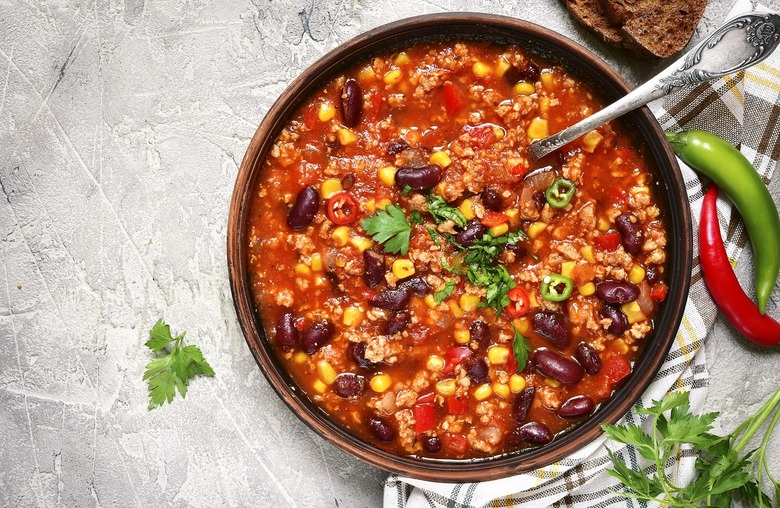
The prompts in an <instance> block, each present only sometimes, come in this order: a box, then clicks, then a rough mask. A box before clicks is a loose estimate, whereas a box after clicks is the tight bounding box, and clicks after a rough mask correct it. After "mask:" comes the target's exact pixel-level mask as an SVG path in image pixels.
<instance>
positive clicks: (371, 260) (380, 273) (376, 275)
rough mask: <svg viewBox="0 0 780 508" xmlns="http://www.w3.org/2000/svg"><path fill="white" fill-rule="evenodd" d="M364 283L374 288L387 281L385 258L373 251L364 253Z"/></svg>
mask: <svg viewBox="0 0 780 508" xmlns="http://www.w3.org/2000/svg"><path fill="white" fill-rule="evenodd" d="M363 263H364V265H365V269H364V271H363V281H365V283H366V286H368V287H370V288H373V287H376V286H378V285H379V283H380V282H382V281H383V280H385V256H384V255H382V254H380V253H378V252H374V251H372V250H364V251H363Z"/></svg>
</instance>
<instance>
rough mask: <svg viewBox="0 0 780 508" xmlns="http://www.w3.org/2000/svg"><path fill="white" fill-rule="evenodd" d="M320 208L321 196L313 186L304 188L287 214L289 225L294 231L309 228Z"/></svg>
mask: <svg viewBox="0 0 780 508" xmlns="http://www.w3.org/2000/svg"><path fill="white" fill-rule="evenodd" d="M319 207H320V195H319V193H318V192H317V189H315V188H314V186H313V185H309V186H308V187H304V188H303V189H301V191H300V192H299V193H298V195H297V196H296V197H295V204H293V206H292V208H290V211H289V212H287V225H288V226H289V227H290V229H292V230H293V231H301V230H303V229H306V228H307V227H309V224H311V221H313V220H314V216H315V215H316V214H317V209H318V208H319Z"/></svg>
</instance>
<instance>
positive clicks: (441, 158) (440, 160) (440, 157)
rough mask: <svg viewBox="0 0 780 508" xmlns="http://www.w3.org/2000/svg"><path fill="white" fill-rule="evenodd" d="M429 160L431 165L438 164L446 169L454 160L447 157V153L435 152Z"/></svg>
mask: <svg viewBox="0 0 780 508" xmlns="http://www.w3.org/2000/svg"><path fill="white" fill-rule="evenodd" d="M428 160H429V161H430V162H431V164H436V165H437V166H439V167H442V168H446V167H447V166H449V165H450V164H452V159H450V156H449V155H447V152H442V151H438V152H433V153H432V154H431V156H430V157H429V158H428Z"/></svg>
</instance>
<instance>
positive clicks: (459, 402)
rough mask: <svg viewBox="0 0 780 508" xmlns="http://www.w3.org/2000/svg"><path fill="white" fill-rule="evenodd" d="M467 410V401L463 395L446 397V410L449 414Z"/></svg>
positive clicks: (458, 413) (457, 413) (463, 412)
mask: <svg viewBox="0 0 780 508" xmlns="http://www.w3.org/2000/svg"><path fill="white" fill-rule="evenodd" d="M468 410H469V401H468V400H467V399H466V398H465V397H450V398H449V399H447V412H448V413H450V414H451V415H462V414H466V412H467V411H468Z"/></svg>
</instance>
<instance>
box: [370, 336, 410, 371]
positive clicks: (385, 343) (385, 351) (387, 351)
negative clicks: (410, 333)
mask: <svg viewBox="0 0 780 508" xmlns="http://www.w3.org/2000/svg"><path fill="white" fill-rule="evenodd" d="M403 351H404V346H403V344H402V343H401V341H399V340H397V338H394V337H388V336H386V335H378V336H376V337H371V338H370V339H369V341H368V343H367V344H366V354H365V356H366V359H367V360H368V361H370V362H374V363H380V362H385V363H388V364H391V365H392V364H394V363H396V362H398V360H399V359H400V356H401V354H402V353H403Z"/></svg>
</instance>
